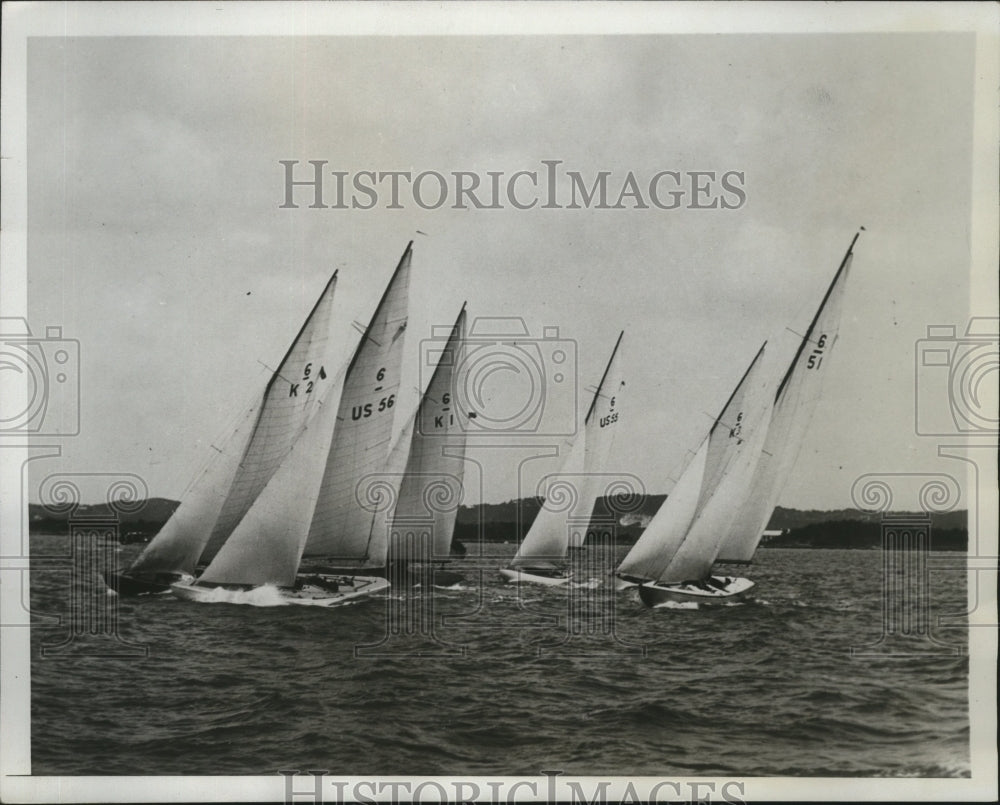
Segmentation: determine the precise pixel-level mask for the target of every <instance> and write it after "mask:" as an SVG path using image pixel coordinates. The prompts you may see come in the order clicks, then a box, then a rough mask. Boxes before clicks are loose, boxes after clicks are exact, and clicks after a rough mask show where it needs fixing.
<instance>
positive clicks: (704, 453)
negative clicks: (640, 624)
mask: <svg viewBox="0 0 1000 805" xmlns="http://www.w3.org/2000/svg"><path fill="white" fill-rule="evenodd" d="M765 346H766V345H765ZM763 355H764V346H761V348H760V349H759V350H758V351H757V354H756V355H755V356H754V358H753V360H752V361H751V362H750V365H749V366H748V367H747V369H746V371H745V372H744V373H743V377H742V378H741V379H740V382H739V383H738V384H737V385H736V388H735V389H733V392H732V394H730V396H729V399H728V400H727V401H726V404H725V406H723V408H722V411H721V413H720V414H719V415H718V416H717V417H716V418H715V420H714V422H713V423H712V426H711V428H710V429H709V431H708V434H707V435H706V436H705V437H704V439H703V440H702V442H701V444H700V445H699V447H698V449H697V451H695V454H694V456H693V458H692V459H691V460H690V462H689V463H688V465H687V467H685V469H684V471H683V472H682V473H681V476H680V478H679V479H678V481H677V484H676V485H675V487H674V489H673V491H672V492H671V493H670V495H669V496H668V497H667V499H666V500H665V501H664V502H663V504H662V505H661V506H660V508H659V510H658V511H657V512H656V514H655V515H653V518H652V519H651V520H650V521H649V524H648V525H647V526H646V529H645V530H644V531H643V532H642V535H641V536H640V537H639V539H638V540H637V541H636V543H635V545H633V546H632V549H631V550H630V551H629V552H628V554H626V556H625V558H624V559H623V560H622V562H621V564H620V565H619V567H618V571H617V573H616V575H617V576H618V579H619V582H618V583H617V584H616V586H617V587H618V588H619V589H621V588H623V587H624V586H627V585H635V584H638V585H640V586H639V590H640V596H642V595H643V591H644V590H647V588H650V589H655V593H647V594H646V596H644V597H643V600H644V601H647V600H649V601H654V600H655V602H656V603H660V602H661V601H668V600H669V601H691V600H694V601H703V600H713V599H719V598H729V599H731V598H733V597H737V596H739V595H742V594H744V593H745V592H746V591H747V590H749V589H750V587H752V586H753V585H752V583H750V582H747V580H746V579H738V580H734V579H728V578H715V577H713V576H711V574H710V571H711V569H712V563H713V561H714V560H715V556H716V554H717V552H718V545H717V544H715V543H716V542H717V540H718V539H719V536H718V535H720V534H724V533H725V530H726V529H727V528H728V527H729V525H730V523H731V521H732V520H733V518H734V517H735V516H736V514H737V512H736V506H735V505H734V502H738V501H740V500H742V496H743V494H744V491H745V490H744V487H745V485H746V484H747V482H748V481H749V479H750V476H751V474H752V471H753V466H754V461H755V459H756V457H757V454H758V453H759V451H760V449H761V447H762V446H763V434H764V432H765V430H766V422H767V419H766V415H767V410H766V402H765V400H766V394H765V388H764V373H763V371H762V366H763V360H762V358H763ZM743 582H747V583H746V584H744V583H743Z"/></svg>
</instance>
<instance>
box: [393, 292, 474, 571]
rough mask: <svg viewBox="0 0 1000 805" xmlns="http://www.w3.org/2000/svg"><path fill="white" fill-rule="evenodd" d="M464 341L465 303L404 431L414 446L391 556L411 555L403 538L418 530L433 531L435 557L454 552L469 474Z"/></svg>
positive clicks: (401, 492) (407, 458) (396, 517)
mask: <svg viewBox="0 0 1000 805" xmlns="http://www.w3.org/2000/svg"><path fill="white" fill-rule="evenodd" d="M464 343H465V306H464V305H463V307H462V311H461V312H460V313H459V314H458V319H457V320H456V321H455V324H454V326H453V327H452V330H451V333H450V334H449V336H448V341H447V343H446V344H445V346H444V349H443V350H442V352H441V355H440V358H439V359H438V362H437V365H436V366H435V368H434V373H433V374H432V375H431V379H430V382H429V383H428V385H427V390H426V391H425V392H424V394H423V397H422V398H421V400H420V404H419V406H418V407H417V410H416V413H415V414H414V417H413V420H412V421H411V422H410V423H409V424H408V427H407V429H405V430H404V433H406V434H407V435H408V442H407V443H406V444H408V447H409V450H408V453H407V454H406V455H405V459H404V460H405V472H404V474H403V478H402V481H401V483H400V488H399V497H398V499H397V501H396V506H395V509H394V511H393V514H392V527H391V529H390V532H391V533H392V534H393V535H394V536H393V539H392V544H391V545H390V550H389V553H390V556H393V557H400V556H401V555H403V554H404V553H405V551H406V546H405V545H404V544H402V541H403V540H405V538H406V535H407V534H410V533H413V529H415V528H416V529H418V531H419V530H420V529H424V530H426V531H428V532H429V533H430V534H431V535H432V540H431V544H430V545H429V546H427V547H428V548H429V549H430V553H431V555H432V556H433V557H435V558H439V559H443V558H446V557H447V556H448V555H449V553H450V551H451V539H452V535H453V534H454V531H455V519H456V517H457V516H458V507H459V504H460V503H461V500H462V491H463V485H462V482H463V476H464V472H465V458H464V456H465V442H466V437H465V433H466V428H465V423H464V422H463V421H462V414H461V412H459V411H458V410H457V405H456V399H457V398H456V396H455V389H454V385H455V372H456V370H457V369H458V368H459V366H460V364H461V353H462V348H463V344H464ZM400 441H402V440H400ZM419 533H423V531H419ZM413 553H414V555H418V554H420V553H422V552H421V551H416V552H413Z"/></svg>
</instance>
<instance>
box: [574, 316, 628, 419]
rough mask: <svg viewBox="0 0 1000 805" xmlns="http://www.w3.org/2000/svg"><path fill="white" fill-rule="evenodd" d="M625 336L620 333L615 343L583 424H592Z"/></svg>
mask: <svg viewBox="0 0 1000 805" xmlns="http://www.w3.org/2000/svg"><path fill="white" fill-rule="evenodd" d="M623 335H625V331H624V330H622V331H621V332H620V333H618V340H617V341H615V348H614V349H613V350H611V357H610V358H608V363H607V365H606V366H605V367H604V374H602V375H601V382H600V383H598V384H597V391H595V392H594V398H593V399H592V400H591V401H590V408H588V409H587V415H586V416H585V417H584V418H583V424H584V425H586V424H587V423H588V422H590V416H591V414H593V413H594V408H595V406H596V405H597V400H598V399H599V398H600V396H601V389H602V388H604V381H605V380H607V378H608V371H609V370H610V369H611V364H612V363H613V362H614V360H615V355H616V354H617V352H618V345H619V344H621V342H622V336H623Z"/></svg>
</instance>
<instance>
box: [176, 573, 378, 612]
mask: <svg viewBox="0 0 1000 805" xmlns="http://www.w3.org/2000/svg"><path fill="white" fill-rule="evenodd" d="M389 586H390V585H389V582H388V580H386V579H383V578H381V577H380V576H328V575H323V574H318V575H316V576H308V577H305V578H304V579H302V580H301V581H300V582H299V583H296V585H295V587H271V588H270V589H271V591H273V593H274V597H273V598H268V599H266V601H267V603H268V604H275V605H280V604H290V605H297V606H311V607H336V606H340V605H341V604H346V603H347V602H349V601H354V600H357V599H358V598H362V597H364V596H370V595H373V594H376V593H380V592H384V591H385V590H387V589H388V588H389ZM263 589H264V588H263V587H251V586H249V585H220V586H208V585H202V584H196V583H178V584H173V585H171V586H170V591H171V592H172V593H173V594H174V595H176V596H177V597H178V598H182V599H184V600H185V601H195V602H197V603H200V604H239V603H257V602H256V601H253V600H250V597H251V596H252V595H253V593H255V592H257V591H259V590H263ZM248 594H249V595H248Z"/></svg>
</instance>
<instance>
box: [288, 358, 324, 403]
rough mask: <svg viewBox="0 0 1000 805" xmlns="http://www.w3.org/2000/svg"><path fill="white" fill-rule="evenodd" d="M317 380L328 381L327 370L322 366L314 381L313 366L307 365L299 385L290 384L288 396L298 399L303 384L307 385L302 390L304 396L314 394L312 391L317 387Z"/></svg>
mask: <svg viewBox="0 0 1000 805" xmlns="http://www.w3.org/2000/svg"><path fill="white" fill-rule="evenodd" d="M316 380H326V369H325V368H324V367H322V366H320V367H319V371H318V372H317V373H316V376H315V379H314V378H313V376H312V364H311V363H307V364H306V365H305V368H304V369H303V370H302V379H301V380H300V381H299V382H298V383H289V384H288V396H289V397H298V396H299V387H300V386H302V385H303V384H304V385H305V388H303V389H302V392H303V393H304V394H312V390H313V388H314V387H315V385H316Z"/></svg>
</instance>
